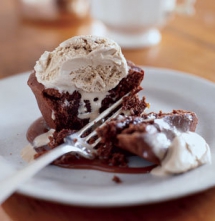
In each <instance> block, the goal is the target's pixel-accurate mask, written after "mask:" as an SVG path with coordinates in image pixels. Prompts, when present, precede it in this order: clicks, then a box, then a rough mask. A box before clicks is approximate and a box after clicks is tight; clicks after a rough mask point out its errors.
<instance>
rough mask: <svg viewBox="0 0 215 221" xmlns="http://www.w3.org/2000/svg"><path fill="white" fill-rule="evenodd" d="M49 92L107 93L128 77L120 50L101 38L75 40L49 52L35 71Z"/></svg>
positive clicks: (92, 37) (65, 42) (77, 37)
mask: <svg viewBox="0 0 215 221" xmlns="http://www.w3.org/2000/svg"><path fill="white" fill-rule="evenodd" d="M34 69H35V71H36V77H37V81H38V82H39V83H41V84H43V85H44V86H45V88H55V89H57V90H59V91H60V92H69V93H73V92H74V90H82V91H84V92H87V93H88V92H96V93H100V92H107V91H109V90H111V89H112V88H114V87H115V86H116V85H117V84H118V83H119V81H120V80H121V79H122V78H124V77H126V75H127V74H128V66H127V62H126V59H125V58H124V56H123V54H122V52H121V48H120V46H119V45H118V44H117V43H116V42H114V41H113V40H111V39H108V38H104V37H98V36H91V35H86V36H75V37H73V38H70V39H68V40H66V41H64V42H62V43H61V44H60V45H59V46H58V47H57V48H56V49H55V50H54V51H52V52H48V51H45V52H44V53H43V54H42V55H41V57H40V59H39V60H38V61H37V62H36V65H35V67H34Z"/></svg>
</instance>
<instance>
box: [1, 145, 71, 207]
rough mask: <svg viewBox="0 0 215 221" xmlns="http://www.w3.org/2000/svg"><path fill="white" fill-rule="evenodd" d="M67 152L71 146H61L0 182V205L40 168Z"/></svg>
mask: <svg viewBox="0 0 215 221" xmlns="http://www.w3.org/2000/svg"><path fill="white" fill-rule="evenodd" d="M68 152H71V145H67V144H62V145H60V146H59V147H57V148H55V149H53V150H51V151H49V152H48V153H46V154H44V155H42V156H41V157H39V158H37V159H36V160H34V161H32V162H31V163H30V164H28V165H27V166H26V167H24V168H23V169H21V170H19V171H16V172H14V173H13V174H12V175H10V176H9V177H7V178H5V179H4V180H3V181H1V182H0V204H2V203H3V202H4V201H5V200H6V199H7V198H8V197H9V196H10V195H12V194H13V193H14V192H15V191H16V190H17V189H18V188H19V187H20V185H22V184H23V183H24V182H26V181H27V180H28V179H29V178H31V177H33V176H34V175H35V174H36V173H37V172H39V171H40V170H41V169H42V168H44V167H45V166H47V165H48V164H50V163H51V162H53V161H54V160H55V159H57V158H58V157H60V156H62V155H63V154H66V153H68Z"/></svg>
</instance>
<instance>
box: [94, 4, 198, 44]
mask: <svg viewBox="0 0 215 221" xmlns="http://www.w3.org/2000/svg"><path fill="white" fill-rule="evenodd" d="M193 4H194V0H186V1H184V3H183V4H180V5H178V4H177V2H176V0H91V15H92V17H93V18H94V19H96V20H97V21H99V22H96V23H95V25H94V26H93V30H92V32H93V34H97V35H106V36H107V37H110V38H112V39H114V40H115V41H117V42H118V43H119V44H120V45H121V46H122V47H124V48H135V47H148V46H152V45H155V44H157V43H159V42H160V40H161V33H160V31H159V29H160V28H161V27H162V26H164V25H165V24H166V22H167V21H168V19H169V17H170V15H171V14H172V13H173V12H174V11H180V12H182V13H192V12H193Z"/></svg>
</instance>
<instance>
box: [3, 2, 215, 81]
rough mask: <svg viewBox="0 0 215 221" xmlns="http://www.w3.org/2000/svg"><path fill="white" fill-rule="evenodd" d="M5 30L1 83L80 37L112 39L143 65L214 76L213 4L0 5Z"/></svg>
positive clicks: (128, 57)
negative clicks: (63, 44)
mask: <svg viewBox="0 0 215 221" xmlns="http://www.w3.org/2000/svg"><path fill="white" fill-rule="evenodd" d="M0 30H1V31H0V48H1V50H0V78H3V77H7V76H10V75H14V74H17V73H20V72H25V71H29V70H32V69H33V67H34V65H35V62H36V60H38V58H39V57H40V55H41V54H42V53H43V52H44V51H45V50H47V51H51V50H53V49H54V48H55V47H57V46H58V45H59V43H60V42H62V41H64V40H66V39H68V38H70V37H72V36H74V35H81V34H97V35H105V36H109V37H111V38H113V39H114V40H116V41H117V42H118V43H119V44H120V45H121V46H122V49H123V53H124V55H125V57H126V58H127V59H129V60H132V61H133V62H135V63H136V64H138V65H146V66H154V67H164V68H172V69H178V70H182V71H186V72H190V73H193V74H196V75H200V76H203V77H204V73H203V72H202V70H205V71H207V70H210V71H211V70H214V71H215V68H214V63H215V62H214V60H215V56H214V54H215V38H214V36H215V4H214V0H204V1H202V0H197V1H195V0H188V1H185V0H180V1H176V0H150V1H149V0H132V1H130V0H1V3H0ZM192 55H195V56H192ZM196 65H198V67H199V68H198V69H197V68H196ZM208 78H209V79H210V80H215V77H214V75H212V74H211V75H210V76H209V77H208Z"/></svg>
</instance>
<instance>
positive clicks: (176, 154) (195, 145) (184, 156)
mask: <svg viewBox="0 0 215 221" xmlns="http://www.w3.org/2000/svg"><path fill="white" fill-rule="evenodd" d="M210 162H211V153H210V148H209V146H208V144H207V143H206V141H205V140H204V139H203V138H202V137H201V136H200V135H198V134H197V133H194V132H186V133H181V134H179V135H178V136H176V137H175V138H174V139H173V141H172V143H171V145H170V146H169V149H168V151H167V155H166V157H165V158H164V159H163V161H162V162H161V166H159V167H157V168H155V169H154V170H153V171H152V174H155V175H167V174H178V173H184V172H186V171H188V170H191V169H194V168H196V167H198V166H200V165H203V164H206V163H210Z"/></svg>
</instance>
